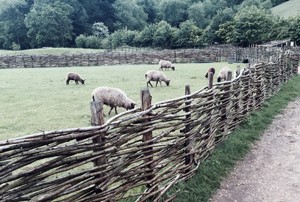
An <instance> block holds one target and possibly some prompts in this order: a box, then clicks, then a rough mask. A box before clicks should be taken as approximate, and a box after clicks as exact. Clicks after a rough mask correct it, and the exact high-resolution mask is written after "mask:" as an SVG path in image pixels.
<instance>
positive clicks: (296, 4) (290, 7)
mask: <svg viewBox="0 0 300 202" xmlns="http://www.w3.org/2000/svg"><path fill="white" fill-rule="evenodd" d="M271 12H272V14H274V15H278V16H280V17H283V18H289V17H295V16H297V15H300V1H299V0H289V1H287V2H284V3H282V4H279V5H278V6H275V7H273V8H272V9H271Z"/></svg>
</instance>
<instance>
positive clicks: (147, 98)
mask: <svg viewBox="0 0 300 202" xmlns="http://www.w3.org/2000/svg"><path fill="white" fill-rule="evenodd" d="M151 100H152V96H151V95H150V91H149V89H143V90H141V103H142V110H143V111H145V110H147V109H149V108H150V107H151ZM145 117H146V118H145V119H144V122H149V121H150V120H151V118H150V117H149V116H148V115H145ZM152 138H153V137H152V131H150V132H147V133H144V134H143V142H147V141H150V140H152ZM151 144H152V143H148V144H147V145H145V147H146V148H145V149H144V150H143V153H144V156H145V157H147V158H145V160H144V163H145V164H147V170H146V172H145V175H146V177H145V179H146V181H148V184H147V187H148V188H153V186H154V185H152V184H151V182H150V181H151V180H152V179H154V177H155V175H154V173H153V163H151V162H152V161H153V147H151V146H149V145H151Z"/></svg>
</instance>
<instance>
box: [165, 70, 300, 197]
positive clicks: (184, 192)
mask: <svg viewBox="0 0 300 202" xmlns="http://www.w3.org/2000/svg"><path fill="white" fill-rule="evenodd" d="M297 97H300V76H295V77H294V78H293V79H292V80H291V81H289V82H288V83H287V84H284V85H283V86H282V89H281V90H280V91H279V92H278V94H277V95H275V96H273V97H272V98H270V99H269V100H268V101H266V102H265V103H264V105H263V107H262V108H261V109H260V110H258V111H255V112H253V113H252V114H251V115H250V116H249V117H248V118H247V119H246V121H244V122H243V123H242V124H241V125H240V127H238V128H237V129H236V130H235V131H234V132H233V133H232V134H231V135H229V136H228V138H227V139H226V140H225V141H224V142H222V143H221V144H219V145H218V146H217V147H216V149H215V150H214V151H213V153H212V154H211V156H210V157H209V158H208V159H207V160H205V161H204V162H203V163H202V165H201V166H200V167H199V169H198V171H197V173H196V175H194V176H193V177H192V178H191V179H189V180H188V181H186V182H184V183H179V184H177V185H176V186H174V188H173V189H172V190H170V193H173V192H174V191H176V190H178V189H179V190H180V191H179V192H178V193H177V198H176V200H175V201H180V202H183V201H188V202H193V201H195V202H200V201H208V200H209V199H210V197H211V195H212V194H213V193H214V192H215V191H216V190H217V189H218V187H219V185H220V182H221V181H222V179H224V178H225V177H226V176H227V175H228V174H229V172H230V171H232V169H233V167H234V166H235V164H236V162H237V161H238V160H241V159H243V158H244V157H245V155H246V154H247V152H248V151H249V150H250V149H251V145H252V144H253V143H254V142H255V141H257V140H259V139H260V137H261V135H262V134H263V132H264V131H265V130H266V129H267V128H268V127H269V125H270V124H271V122H272V120H273V119H274V118H275V116H276V115H277V114H279V113H281V112H282V110H283V109H284V108H285V107H286V106H287V104H288V103H289V102H290V101H293V100H295V99H296V98H297Z"/></svg>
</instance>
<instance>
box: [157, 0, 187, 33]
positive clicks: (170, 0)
mask: <svg viewBox="0 0 300 202" xmlns="http://www.w3.org/2000/svg"><path fill="white" fill-rule="evenodd" d="M189 5H190V1H189V0H164V1H162V2H161V4H160V8H161V10H160V13H161V16H162V19H163V20H165V21H166V22H168V23H169V24H170V25H171V26H173V27H178V26H179V24H180V23H181V22H184V21H186V20H187V19H188V12H187V9H188V7H189Z"/></svg>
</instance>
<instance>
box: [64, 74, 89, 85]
mask: <svg viewBox="0 0 300 202" xmlns="http://www.w3.org/2000/svg"><path fill="white" fill-rule="evenodd" d="M71 80H73V81H75V83H76V85H77V84H78V81H79V82H80V83H82V84H84V81H85V79H82V78H81V77H80V76H79V74H77V73H74V72H69V73H67V77H66V85H69V82H70V81H71Z"/></svg>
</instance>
